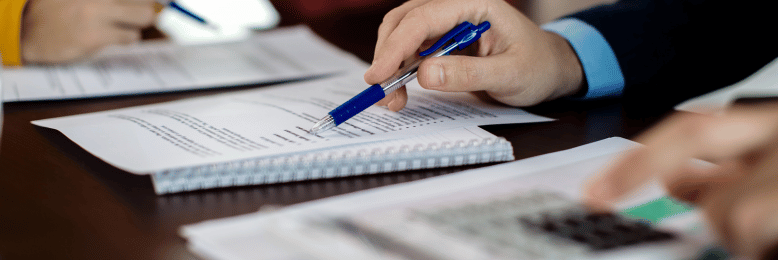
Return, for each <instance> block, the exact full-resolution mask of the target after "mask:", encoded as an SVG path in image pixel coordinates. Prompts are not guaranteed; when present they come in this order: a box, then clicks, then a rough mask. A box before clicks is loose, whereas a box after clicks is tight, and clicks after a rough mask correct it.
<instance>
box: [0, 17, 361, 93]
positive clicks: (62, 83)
mask: <svg viewBox="0 0 778 260" xmlns="http://www.w3.org/2000/svg"><path fill="white" fill-rule="evenodd" d="M366 66H367V65H366V64H365V63H364V62H362V61H360V60H359V59H358V58H356V57H355V56H353V55H351V54H349V53H346V52H344V51H342V50H339V49H338V48H336V47H334V46H332V45H330V44H329V43H327V42H325V41H324V40H322V39H321V38H319V37H318V36H316V35H315V34H314V33H313V32H312V31H311V30H310V29H308V28H307V27H303V26H298V27H291V28H284V29H279V30H275V31H269V32H265V33H262V34H259V35H257V36H255V37H253V38H250V39H248V40H245V41H240V42H231V43H222V44H213V45H198V46H179V45H175V44H171V43H165V42H147V43H140V44H138V45H133V46H115V47H111V48H106V49H105V50H104V51H103V52H102V53H101V54H99V55H97V56H96V57H94V58H92V59H90V60H88V61H85V62H79V63H75V64H70V65H62V66H24V67H15V68H6V72H5V73H3V75H2V77H3V80H4V81H5V82H6V88H5V89H4V93H3V98H4V100H5V101H6V102H13V101H39V100H60V99H76V98H89V97H105V96H115V95H131V94H144V93H157V92H168V91H181V90H192V89H204V88H216V87H229V86H236V85H246V84H257V83H266V82H275V81H281V80H289V79H295V78H304V77H310V76H316V75H325V74H330V73H338V72H345V71H349V70H354V69H364V68H366Z"/></svg>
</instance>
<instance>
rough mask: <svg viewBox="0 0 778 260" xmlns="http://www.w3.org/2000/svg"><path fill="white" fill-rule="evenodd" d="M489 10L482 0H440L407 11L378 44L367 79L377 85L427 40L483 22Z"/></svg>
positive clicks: (369, 82) (366, 75) (366, 74)
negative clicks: (461, 24) (464, 26)
mask: <svg viewBox="0 0 778 260" xmlns="http://www.w3.org/2000/svg"><path fill="white" fill-rule="evenodd" d="M486 9H488V8H487V5H486V4H483V3H482V2H479V1H469V0H439V1H431V2H429V3H426V4H424V5H421V6H418V7H416V8H414V9H413V10H410V11H408V13H407V14H406V15H405V17H404V18H403V19H402V20H401V21H400V22H399V23H398V25H397V27H396V28H395V29H394V31H392V32H391V33H390V34H389V36H387V37H386V40H384V41H383V43H381V44H379V45H378V46H377V48H376V52H375V56H374V58H373V64H372V65H371V66H370V68H369V69H368V71H367V72H366V73H365V81H366V82H367V83H368V84H375V83H379V82H381V81H383V80H385V79H387V78H389V77H390V76H391V75H392V74H393V73H394V72H396V71H397V68H398V67H399V66H400V63H401V62H402V61H403V60H405V59H406V58H408V57H411V56H412V55H414V54H416V52H417V50H418V49H419V46H421V44H422V43H423V42H424V41H425V40H427V39H432V38H436V37H440V36H441V35H443V34H445V33H446V32H448V31H449V30H451V29H452V28H454V27H455V26H457V25H458V24H460V23H462V22H464V21H470V22H472V23H476V24H478V23H481V22H483V20H484V19H485V17H486V14H487V12H486Z"/></svg>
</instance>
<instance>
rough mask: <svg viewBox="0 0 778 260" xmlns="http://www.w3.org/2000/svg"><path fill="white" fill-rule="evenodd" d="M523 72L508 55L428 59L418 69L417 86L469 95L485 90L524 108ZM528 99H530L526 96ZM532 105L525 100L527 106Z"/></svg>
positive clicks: (508, 102)
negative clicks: (521, 76) (472, 92)
mask: <svg viewBox="0 0 778 260" xmlns="http://www.w3.org/2000/svg"><path fill="white" fill-rule="evenodd" d="M519 71H522V68H521V67H520V64H517V62H516V58H515V57H511V56H509V55H507V54H500V55H494V56H487V57H472V56H459V55H456V56H443V57H437V58H431V59H428V60H426V61H424V62H422V64H421V65H420V66H419V73H418V80H419V85H421V86H422V87H423V88H426V89H431V90H439V91H446V92H466V91H467V92H471V91H481V90H485V91H486V92H487V93H489V95H490V96H492V97H494V98H495V99H497V100H499V101H501V102H504V103H506V104H508V105H514V106H525V105H531V104H525V103H527V102H525V100H522V99H523V98H517V97H519V94H522V95H521V96H524V95H523V94H525V93H524V90H525V89H524V87H523V86H526V84H522V82H520V81H519V78H520V77H519V76H518V74H519ZM526 97H530V96H526ZM532 102H534V101H532V100H528V103H532Z"/></svg>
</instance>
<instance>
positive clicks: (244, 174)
mask: <svg viewBox="0 0 778 260" xmlns="http://www.w3.org/2000/svg"><path fill="white" fill-rule="evenodd" d="M513 159H514V157H513V148H512V147H511V143H510V142H508V141H506V140H505V139H504V138H502V137H497V136H494V135H492V134H491V133H489V132H487V131H484V130H482V129H481V128H478V127H468V128H457V129H451V130H447V131H443V132H440V133H435V134H430V135H423V136H419V137H414V138H408V139H400V140H392V141H383V142H375V143H369V144H361V145H353V146H345V147H340V148H335V149H325V150H318V151H310V152H302V153H293V154H286V155H281V156H268V157H262V158H252V159H247V160H240V161H234V162H229V163H216V164H211V165H201V166H198V167H183V168H178V169H171V170H165V171H160V172H157V173H154V174H152V175H151V178H152V182H153V184H154V190H155V191H156V192H157V194H165V193H176V192H181V191H189V190H199V189H209V188H218V187H230V186H244V185H257V184H269V183H278V182H290V181H301V180H310V179H322V178H336V177H346V176H356V175H364V174H376V173H386V172H396V171H406V170H416V169H427V168H439V167H449V166H458V165H468V164H479V163H489V162H502V161H511V160H513Z"/></svg>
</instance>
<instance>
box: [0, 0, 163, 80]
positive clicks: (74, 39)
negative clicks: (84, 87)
mask: <svg viewBox="0 0 778 260" xmlns="http://www.w3.org/2000/svg"><path fill="white" fill-rule="evenodd" d="M154 3H155V2H154V1H153V0H126V1H113V0H72V1H58V0H29V1H25V0H5V1H0V14H1V15H2V16H0V29H2V31H0V43H2V45H0V54H1V55H2V58H3V64H5V65H21V64H22V63H62V62H69V61H73V60H77V59H80V58H84V57H86V56H88V55H90V54H92V53H94V52H96V51H97V50H99V49H100V48H102V47H104V46H107V45H111V44H124V43H130V42H134V41H137V40H138V39H140V29H142V28H144V27H147V26H150V25H151V24H152V23H153V22H154V18H155V13H154V9H153V6H154Z"/></svg>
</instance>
